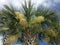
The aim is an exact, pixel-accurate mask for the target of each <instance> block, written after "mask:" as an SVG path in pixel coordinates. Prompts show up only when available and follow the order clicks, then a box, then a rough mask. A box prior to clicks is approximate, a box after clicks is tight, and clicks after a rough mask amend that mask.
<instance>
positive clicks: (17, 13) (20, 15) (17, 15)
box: [15, 12, 25, 19]
mask: <svg viewBox="0 0 60 45" xmlns="http://www.w3.org/2000/svg"><path fill="white" fill-rule="evenodd" d="M15 14H16V18H18V19H21V18H24V17H25V16H24V15H23V14H22V13H20V12H15Z"/></svg>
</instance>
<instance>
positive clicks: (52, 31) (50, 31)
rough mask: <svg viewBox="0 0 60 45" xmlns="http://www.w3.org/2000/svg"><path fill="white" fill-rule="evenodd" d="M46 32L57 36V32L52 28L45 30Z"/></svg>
mask: <svg viewBox="0 0 60 45" xmlns="http://www.w3.org/2000/svg"><path fill="white" fill-rule="evenodd" d="M47 34H48V35H50V36H53V37H56V36H57V33H56V32H55V31H54V30H53V29H50V30H47Z"/></svg>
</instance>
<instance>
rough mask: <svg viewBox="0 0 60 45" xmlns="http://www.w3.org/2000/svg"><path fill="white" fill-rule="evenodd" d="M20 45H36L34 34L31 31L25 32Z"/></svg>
mask: <svg viewBox="0 0 60 45" xmlns="http://www.w3.org/2000/svg"><path fill="white" fill-rule="evenodd" d="M22 45H38V41H37V38H36V36H34V35H33V33H31V31H27V32H25V33H24V40H23V44H22Z"/></svg>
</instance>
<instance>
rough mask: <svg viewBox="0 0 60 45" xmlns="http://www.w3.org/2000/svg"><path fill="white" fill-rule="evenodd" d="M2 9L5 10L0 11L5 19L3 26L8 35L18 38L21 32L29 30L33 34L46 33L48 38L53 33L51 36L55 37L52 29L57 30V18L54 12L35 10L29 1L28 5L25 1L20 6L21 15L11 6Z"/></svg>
mask: <svg viewBox="0 0 60 45" xmlns="http://www.w3.org/2000/svg"><path fill="white" fill-rule="evenodd" d="M4 7H5V9H3V10H2V13H1V14H2V15H4V16H5V18H7V21H5V24H6V26H7V27H8V28H9V29H8V30H7V31H8V32H9V34H18V35H19V36H20V35H21V33H22V32H26V31H28V30H29V31H31V32H32V33H33V34H36V33H41V32H42V33H43V34H44V33H45V32H46V33H45V34H46V35H47V34H48V36H49V35H50V36H51V35H52V33H53V32H54V34H53V35H52V36H53V37H55V30H54V29H58V17H57V14H56V13H55V11H52V10H49V9H45V10H44V9H42V8H38V7H37V9H36V10H35V9H34V8H33V4H31V1H30V0H29V2H28V4H27V2H26V1H25V4H22V8H23V12H22V13H21V12H20V11H17V10H16V9H14V8H13V6H12V5H10V6H8V5H4ZM46 26H47V27H46ZM46 28H47V29H46ZM50 28H51V29H53V30H51V29H50ZM49 30H51V32H50V31H49ZM47 32H50V33H47ZM40 35H41V34H40Z"/></svg>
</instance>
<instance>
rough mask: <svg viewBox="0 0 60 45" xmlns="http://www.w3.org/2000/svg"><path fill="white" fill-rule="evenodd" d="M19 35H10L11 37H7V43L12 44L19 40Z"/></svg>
mask: <svg viewBox="0 0 60 45" xmlns="http://www.w3.org/2000/svg"><path fill="white" fill-rule="evenodd" d="M17 39H18V37H17V36H16V35H9V37H8V38H7V39H6V41H5V43H7V44H9V45H10V44H11V43H12V42H15V41H17Z"/></svg>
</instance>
